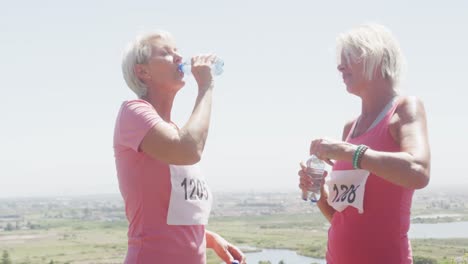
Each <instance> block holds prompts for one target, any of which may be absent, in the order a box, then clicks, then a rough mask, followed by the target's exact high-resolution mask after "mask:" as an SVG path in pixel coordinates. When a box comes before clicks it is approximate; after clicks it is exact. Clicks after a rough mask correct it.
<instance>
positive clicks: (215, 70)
mask: <svg viewBox="0 0 468 264" xmlns="http://www.w3.org/2000/svg"><path fill="white" fill-rule="evenodd" d="M223 66H224V61H223V60H222V59H220V58H216V60H215V61H214V62H213V64H211V73H212V74H213V75H215V76H217V75H221V74H222V73H223V71H224V69H223ZM179 71H180V72H183V73H184V74H185V75H191V74H192V63H190V62H184V63H182V64H179Z"/></svg>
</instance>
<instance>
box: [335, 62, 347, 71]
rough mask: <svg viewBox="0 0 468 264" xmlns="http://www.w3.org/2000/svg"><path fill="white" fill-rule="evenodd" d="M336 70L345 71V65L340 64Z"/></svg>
mask: <svg viewBox="0 0 468 264" xmlns="http://www.w3.org/2000/svg"><path fill="white" fill-rule="evenodd" d="M336 68H337V69H338V71H340V72H343V71H344V70H345V65H344V64H343V63H340V64H338V66H337V67H336Z"/></svg>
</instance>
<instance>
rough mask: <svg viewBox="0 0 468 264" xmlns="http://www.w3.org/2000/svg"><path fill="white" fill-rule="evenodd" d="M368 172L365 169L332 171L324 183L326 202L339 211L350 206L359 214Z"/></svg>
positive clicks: (362, 211) (361, 210)
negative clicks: (326, 194) (326, 195)
mask: <svg viewBox="0 0 468 264" xmlns="http://www.w3.org/2000/svg"><path fill="white" fill-rule="evenodd" d="M369 174H370V173H369V172H368V171H366V170H341V171H332V172H331V173H330V176H328V177H326V178H325V184H324V188H325V191H327V192H328V199H327V202H328V204H329V205H330V206H331V207H333V208H334V209H335V210H337V211H339V212H341V211H343V210H344V209H345V208H346V207H348V206H352V207H354V208H356V209H358V211H359V213H360V214H362V213H364V208H363V207H364V193H365V189H366V182H367V177H369Z"/></svg>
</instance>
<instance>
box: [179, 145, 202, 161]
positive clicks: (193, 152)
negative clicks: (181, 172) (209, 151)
mask: <svg viewBox="0 0 468 264" xmlns="http://www.w3.org/2000/svg"><path fill="white" fill-rule="evenodd" d="M202 152H203V151H202V150H200V149H199V148H197V147H195V146H194V147H192V148H190V149H189V150H187V151H185V154H186V156H185V158H184V160H185V161H186V162H185V163H186V165H193V164H196V163H198V162H200V160H201V157H202Z"/></svg>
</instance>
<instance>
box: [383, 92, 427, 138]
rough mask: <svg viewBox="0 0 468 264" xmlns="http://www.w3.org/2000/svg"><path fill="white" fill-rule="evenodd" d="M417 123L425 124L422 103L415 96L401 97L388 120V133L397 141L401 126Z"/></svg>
mask: <svg viewBox="0 0 468 264" xmlns="http://www.w3.org/2000/svg"><path fill="white" fill-rule="evenodd" d="M418 122H422V124H424V125H425V123H426V110H425V108H424V103H423V101H422V100H421V99H420V98H418V97H415V96H403V97H402V98H400V99H399V103H398V106H397V108H396V110H395V113H394V114H393V116H392V118H391V120H390V124H389V125H390V133H391V134H392V135H393V137H394V138H395V139H397V138H399V133H400V130H401V129H402V127H403V126H405V125H409V124H415V123H418Z"/></svg>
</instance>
